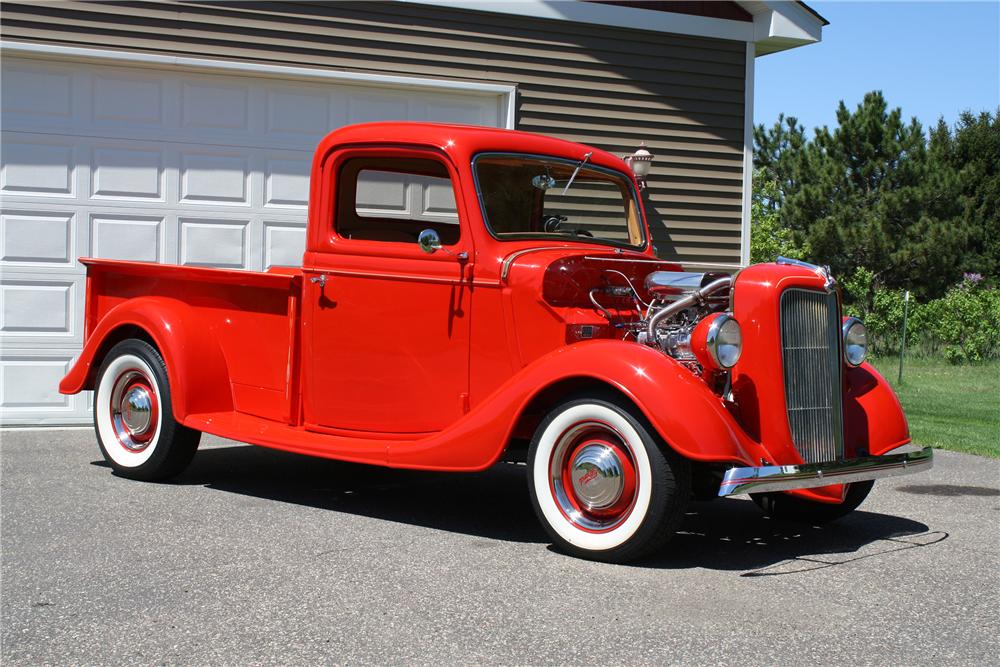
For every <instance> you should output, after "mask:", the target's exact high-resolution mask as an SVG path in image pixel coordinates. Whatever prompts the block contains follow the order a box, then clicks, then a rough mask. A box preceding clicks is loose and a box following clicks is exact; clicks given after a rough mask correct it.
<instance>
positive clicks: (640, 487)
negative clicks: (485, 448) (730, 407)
mask: <svg viewBox="0 0 1000 667" xmlns="http://www.w3.org/2000/svg"><path fill="white" fill-rule="evenodd" d="M528 473H529V483H528V488H529V491H530V494H531V502H532V505H533V506H534V508H535V512H536V514H537V515H538V518H539V519H540V520H541V522H542V525H543V526H544V527H545V529H546V531H547V532H548V533H549V535H550V536H551V538H552V540H553V541H554V542H555V544H556V546H557V547H559V548H560V549H561V550H563V551H565V552H567V553H569V554H572V555H574V556H579V557H582V558H588V559H592V560H601V561H608V562H626V561H630V560H635V559H638V558H641V557H643V556H646V555H648V554H650V553H652V552H654V551H656V550H657V549H659V548H660V547H662V546H663V545H664V544H665V543H666V542H667V540H669V539H670V536H671V535H672V534H673V532H674V530H675V529H676V528H677V526H678V524H679V523H680V521H681V519H682V518H683V515H684V508H685V507H686V505H687V501H688V499H689V496H690V493H691V482H690V478H691V472H690V466H689V464H688V462H687V461H686V460H685V459H682V458H680V457H678V456H676V455H675V454H674V453H673V452H672V451H670V450H668V449H666V448H661V447H660V444H659V439H658V438H657V437H656V435H655V431H653V429H652V428H651V427H650V426H648V424H647V423H646V421H645V419H643V418H642V417H641V415H638V414H637V413H635V411H634V408H632V407H631V406H630V405H628V404H627V403H625V402H623V401H620V400H618V399H617V398H616V397H612V396H608V397H601V398H597V397H593V398H591V397H587V398H580V399H577V400H571V401H568V402H566V403H563V404H562V405H560V406H558V407H556V408H555V409H553V410H552V411H551V412H550V413H549V415H548V416H547V417H546V418H545V419H544V420H543V421H542V423H541V424H540V425H539V427H538V429H537V430H536V432H535V436H534V438H533V439H532V441H531V445H530V448H529V450H528Z"/></svg>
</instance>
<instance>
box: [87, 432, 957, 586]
mask: <svg viewBox="0 0 1000 667" xmlns="http://www.w3.org/2000/svg"><path fill="white" fill-rule="evenodd" d="M101 463H103V462H101ZM525 472H526V469H525V467H524V466H523V465H515V464H499V465H496V466H494V467H493V468H490V469H489V470H486V471H483V472H480V473H465V474H453V473H438V472H423V471H408V470H392V469H388V468H380V467H376V466H366V465H357V464H350V463H343V462H337V461H329V460H325V459H316V458H311V457H305V456H298V455H295V454H289V453H286V452H280V451H275V450H269V449H265V448H262V447H252V446H226V447H210V448H203V449H200V450H199V451H198V454H197V455H196V456H195V459H194V462H193V463H192V464H191V466H190V467H189V468H188V470H187V471H185V472H184V473H183V474H182V475H180V476H178V477H176V478H175V479H174V480H172V483H174V484H178V485H201V486H205V487H207V488H210V489H215V490H219V491H225V492H228V493H235V494H241V495H246V496H252V497H256V498H262V499H267V500H274V501H279V502H285V503H294V504H298V505H303V506H308V507H314V508H318V509H324V510H330V511H331V512H339V513H347V514H351V515H355V516H365V517H370V518H374V519H379V520H385V521H394V522H398V523H404V524H408V525H414V526H422V527H426V528H433V529H436V530H444V531H448V532H453V533H464V534H467V535H473V536H476V537H482V538H488V539H492V540H500V541H507V542H526V543H539V544H547V543H549V542H550V540H549V539H548V536H547V535H546V533H545V531H544V530H543V529H542V527H541V525H540V524H539V523H538V519H537V518H536V517H535V514H534V511H533V510H532V507H531V504H530V501H529V499H528V491H527V483H526V480H525ZM947 537H948V535H947V533H943V532H938V531H931V530H930V529H929V528H928V526H926V525H925V524H923V523H920V522H917V521H913V520H910V519H906V518H903V517H897V516H891V515H886V514H878V513H874V512H867V511H864V510H858V511H855V512H854V513H853V514H851V515H850V516H848V517H846V518H844V519H841V520H840V521H838V522H834V523H832V524H829V525H827V526H809V525H804V524H796V523H786V522H782V521H775V520H771V519H769V518H767V517H765V516H764V515H763V514H762V513H761V512H760V510H758V509H757V507H756V506H755V505H754V504H753V503H751V502H750V501H749V500H745V499H739V498H737V499H723V500H715V501H711V502H693V503H691V505H690V507H689V508H688V512H687V515H686V516H685V520H684V523H683V524H682V526H681V529H680V531H679V532H678V534H677V535H676V536H675V537H674V539H673V540H672V541H671V542H670V544H669V545H668V547H667V548H666V550H665V551H664V552H662V553H661V554H659V555H657V556H654V557H652V558H649V559H647V560H645V561H641V562H639V563H635V564H633V565H631V566H632V567H646V568H661V569H680V568H695V567H700V568H707V569H714V570H723V571H733V572H740V573H741V576H744V577H761V576H776V575H783V574H795V573H802V572H807V571H810V570H815V569H822V568H827V567H837V566H845V565H848V564H850V563H854V562H857V561H858V560H863V559H867V558H871V557H874V556H879V555H891V554H893V553H896V552H904V551H907V550H910V549H916V548H922V547H927V546H932V545H934V544H937V543H939V542H941V541H943V540H945V539H947ZM550 548H551V547H550Z"/></svg>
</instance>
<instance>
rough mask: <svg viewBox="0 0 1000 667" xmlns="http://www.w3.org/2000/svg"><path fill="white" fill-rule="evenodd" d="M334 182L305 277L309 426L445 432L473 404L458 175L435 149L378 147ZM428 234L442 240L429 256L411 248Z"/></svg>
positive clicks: (355, 155)
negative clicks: (324, 228)
mask: <svg viewBox="0 0 1000 667" xmlns="http://www.w3.org/2000/svg"><path fill="white" fill-rule="evenodd" d="M335 174H336V175H335V183H334V187H335V193H336V195H335V196H336V205H335V206H334V215H333V218H334V219H333V220H330V221H329V224H330V242H329V251H328V252H322V253H310V262H309V266H308V267H306V268H305V273H306V283H305V284H306V288H305V302H304V304H303V305H304V308H303V310H304V314H305V318H306V319H305V327H304V334H303V341H304V343H305V350H306V355H305V357H304V360H303V363H304V365H305V368H304V370H305V373H306V376H305V378H304V380H305V395H304V404H303V409H304V417H305V422H306V426H307V427H308V428H311V429H313V430H320V431H325V432H338V433H344V434H351V435H355V434H356V435H361V436H362V437H364V436H363V435H362V434H365V433H367V434H377V433H383V434H396V435H401V434H402V435H405V434H410V435H413V436H415V437H416V436H419V435H421V434H427V433H433V432H436V431H440V430H442V429H443V428H445V427H446V426H448V425H449V424H451V423H452V422H454V421H455V420H457V419H458V418H460V417H461V416H462V415H463V414H464V413H465V412H466V411H467V410H468V402H469V399H468V392H469V330H470V327H469V322H470V306H471V294H470V286H471V275H472V266H471V261H470V258H471V257H473V256H474V255H473V252H472V250H473V248H472V240H471V235H470V234H469V232H468V229H466V228H465V225H466V223H465V221H464V220H463V217H464V216H462V215H460V207H459V206H457V204H456V202H457V201H458V200H457V197H456V192H458V188H456V187H455V186H456V179H457V175H456V174H455V172H454V169H453V168H452V167H451V166H450V165H449V164H448V163H447V161H446V160H445V159H444V158H443V156H440V155H438V154H436V153H433V152H431V151H427V152H422V151H406V152H405V154H403V155H401V154H399V153H393V154H391V155H389V154H385V153H383V152H381V151H378V150H357V151H353V152H352V153H351V154H350V155H349V156H346V157H345V158H344V159H342V160H341V161H340V164H339V166H338V167H337V169H336V172H335ZM425 229H433V230H435V231H436V232H437V234H438V236H439V237H440V239H441V244H442V247H441V248H440V249H438V250H436V251H435V252H433V253H428V252H425V251H424V250H421V248H420V247H419V246H418V244H417V237H418V236H419V234H420V232H421V231H423V230H425ZM324 277H325V278H324ZM310 279H315V281H313V280H310Z"/></svg>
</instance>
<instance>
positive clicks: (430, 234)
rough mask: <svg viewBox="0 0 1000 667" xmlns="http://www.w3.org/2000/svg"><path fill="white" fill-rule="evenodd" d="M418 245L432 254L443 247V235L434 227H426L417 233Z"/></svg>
mask: <svg viewBox="0 0 1000 667" xmlns="http://www.w3.org/2000/svg"><path fill="white" fill-rule="evenodd" d="M417 245H418V246H420V249H421V250H423V251H424V252H426V253H427V254H428V255H430V254H431V253H435V252H437V251H438V250H440V249H441V237H440V236H438V233H437V232H436V231H434V230H433V229H425V230H424V231H422V232H420V234H418V235H417Z"/></svg>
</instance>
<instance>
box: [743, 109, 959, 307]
mask: <svg viewBox="0 0 1000 667" xmlns="http://www.w3.org/2000/svg"><path fill="white" fill-rule="evenodd" d="M837 123H838V125H837V127H836V128H835V129H833V130H832V131H831V130H830V129H828V128H827V127H822V128H819V129H817V130H816V136H815V138H814V139H813V140H812V141H806V142H804V143H803V144H802V145H801V146H800V147H798V146H797V142H798V141H799V138H798V137H799V136H800V135H801V132H800V131H799V130H797V129H796V128H795V126H794V122H792V123H786V125H785V126H783V127H781V128H780V131H778V130H779V128H777V126H776V128H773V129H772V132H771V133H767V132H758V134H763V135H765V136H762V137H761V140H760V141H758V146H759V147H760V148H761V149H763V150H764V151H765V152H764V153H762V162H761V167H762V168H763V169H765V170H766V169H773V170H774V173H775V177H776V180H777V181H778V185H779V187H780V188H782V189H783V196H782V197H779V198H777V204H778V206H777V208H778V211H779V217H780V221H781V224H782V226H784V227H786V228H788V229H789V230H791V232H792V240H793V243H794V244H795V245H796V246H799V247H801V248H804V249H807V252H808V254H807V258H808V259H810V260H811V261H814V262H816V263H820V264H829V265H830V266H831V267H832V268H833V270H834V272H835V273H837V274H840V275H842V276H849V275H852V274H853V273H854V272H855V271H856V270H857V269H859V268H864V269H867V270H869V271H871V273H872V276H873V278H872V281H871V287H870V289H869V290H868V294H866V295H855V296H856V297H859V298H861V299H862V301H863V302H864V303H863V304H862V306H863V307H866V306H868V305H870V304H871V303H872V302H873V300H874V293H875V291H876V290H877V289H879V288H880V287H884V286H888V287H906V288H908V289H913V290H915V291H916V292H917V293H918V294H919V295H920V296H924V297H933V296H938V295H940V294H941V293H943V291H944V290H945V289H946V288H947V286H948V285H949V284H952V283H954V282H955V281H956V280H957V279H958V278H960V277H961V257H962V254H963V250H964V249H965V247H966V245H967V237H968V231H967V227H968V225H966V224H965V222H964V221H963V218H962V216H961V204H960V201H959V192H960V187H959V181H958V178H957V176H956V174H955V171H954V170H953V169H944V168H941V162H940V161H934V160H930V159H928V151H927V143H926V139H925V137H924V133H923V128H922V127H921V125H920V123H919V122H917V121H916V119H912V120H911V121H910V122H909V123H904V122H903V120H902V112H901V111H900V109H898V108H896V109H893V110H891V111H890V110H889V109H888V105H887V104H886V101H885V98H884V97H883V96H882V93H881V92H877V91H876V92H871V93H868V94H867V95H865V97H864V100H863V101H862V102H861V104H859V105H858V107H857V109H856V110H855V111H854V112H851V111H849V110H848V109H847V107H846V105H844V103H843V102H841V103H840V106H839V108H838V109H837ZM758 130H762V128H758ZM775 146H785V148H784V149H782V150H783V151H784V152H786V153H787V155H780V156H777V157H776V156H775V155H774V154H773V151H775V150H777V149H776V148H775Z"/></svg>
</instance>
